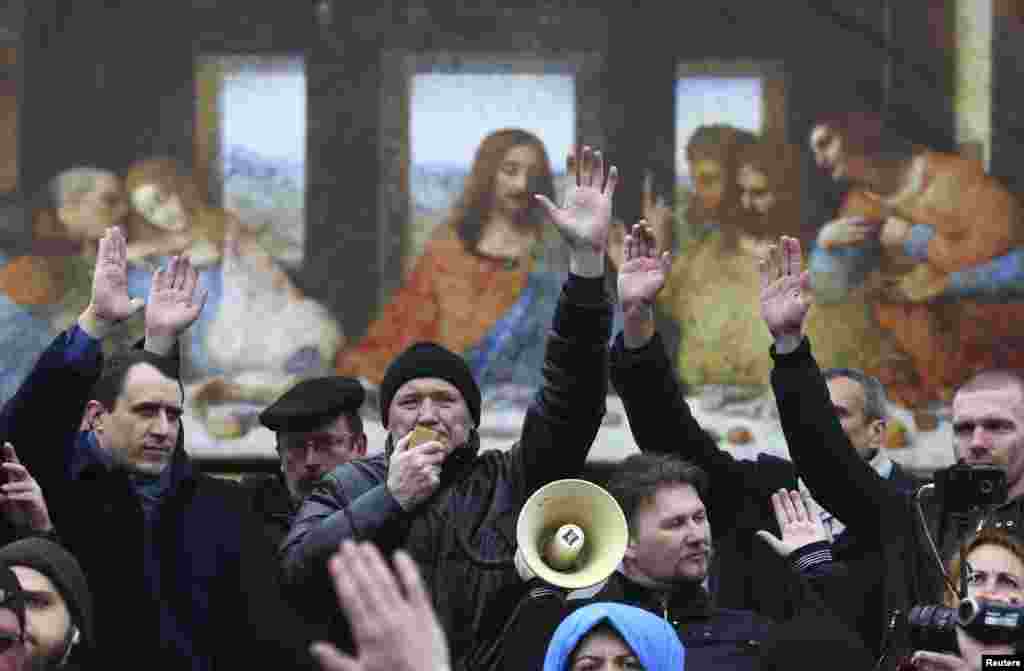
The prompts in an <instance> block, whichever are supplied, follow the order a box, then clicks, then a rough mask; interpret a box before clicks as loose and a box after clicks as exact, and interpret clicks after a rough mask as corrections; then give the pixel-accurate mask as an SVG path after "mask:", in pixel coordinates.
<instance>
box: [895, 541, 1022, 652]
mask: <svg viewBox="0 0 1024 671" xmlns="http://www.w3.org/2000/svg"><path fill="white" fill-rule="evenodd" d="M966 547H967V551H966V555H965V556H966V558H967V592H966V594H964V595H963V596H964V597H965V599H964V600H963V601H961V602H959V603H958V602H957V601H956V600H955V599H954V598H952V596H948V597H947V598H946V599H945V603H946V606H947V607H948V608H949V609H950V610H945V612H942V611H940V610H939V609H935V608H931V612H930V614H924V611H925V609H924V608H915V609H913V610H912V611H911V621H912V622H911V624H912V632H911V634H912V635H911V640H912V642H914V643H916V644H918V645H929V646H933V647H936V648H939V647H941V648H943V649H939V650H936V649H927V650H924V649H922V650H916V651H915V652H914V653H913V655H912V656H911V658H910V668H913V669H922V670H932V671H978V670H979V669H981V668H982V659H981V658H982V655H1008V654H1014V653H1016V652H1017V649H1018V644H1019V642H1020V640H1021V638H1022V637H1024V626H1022V625H1024V618H1022V615H1024V544H1022V543H1021V542H1020V541H1019V540H1018V539H1017V538H1016V537H1014V536H1011V535H1010V534H1008V533H1007V532H1005V531H1003V530H1001V529H994V528H985V529H982V530H981V531H979V532H978V533H977V534H976V535H975V536H974V537H973V538H972V539H970V541H969V542H968V543H967V545H966ZM960 570H961V567H960V559H959V557H958V558H955V559H954V560H953V561H952V562H951V565H950V571H949V574H950V575H951V576H956V575H959V574H960ZM946 594H947V595H949V594H950V593H949V592H948V591H947V592H946ZM925 608H930V607H925ZM953 609H955V610H956V611H959V615H960V616H961V621H960V623H958V624H954V621H953ZM979 612H980V613H982V614H984V613H986V612H988V613H990V614H992V616H991V617H985V616H984V615H980V616H979V615H975V614H976V613H979ZM919 614H923V615H924V616H923V617H915V615H919ZM972 615H975V616H974V617H973V618H972V617H971V616H972ZM965 616H966V617H965ZM965 619H969V620H970V621H969V622H966V621H964V620H965ZM915 620H916V621H915ZM922 620H924V621H922ZM915 634H917V635H915ZM943 634H945V636H944V635H943ZM943 639H945V640H943Z"/></svg>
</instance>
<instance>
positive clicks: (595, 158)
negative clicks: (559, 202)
mask: <svg viewBox="0 0 1024 671" xmlns="http://www.w3.org/2000/svg"><path fill="white" fill-rule="evenodd" d="M567 167H568V172H569V174H570V175H575V176H576V180H575V182H574V183H572V184H570V186H569V187H568V189H567V190H566V194H565V206H564V207H556V206H555V204H554V203H552V202H551V201H550V200H548V198H547V197H546V196H544V195H543V194H538V195H537V200H538V201H540V203H541V204H542V205H543V206H544V208H545V209H546V210H547V213H548V215H549V216H550V217H551V221H552V222H554V224H555V227H557V228H558V230H559V231H560V232H561V233H562V235H563V237H565V238H566V240H567V241H568V242H569V245H570V246H572V247H573V248H580V247H589V248H591V249H593V250H596V251H599V252H603V251H604V249H605V247H606V246H607V244H608V231H609V227H610V225H611V220H612V195H613V194H614V193H615V186H616V184H617V183H618V171H617V169H616V168H615V166H612V167H611V168H610V169H609V170H608V174H607V180H605V165H604V159H603V158H602V156H601V152H593V151H591V149H590V147H583V150H582V152H580V151H577V154H576V155H575V156H574V155H572V154H570V155H569V158H568V160H567Z"/></svg>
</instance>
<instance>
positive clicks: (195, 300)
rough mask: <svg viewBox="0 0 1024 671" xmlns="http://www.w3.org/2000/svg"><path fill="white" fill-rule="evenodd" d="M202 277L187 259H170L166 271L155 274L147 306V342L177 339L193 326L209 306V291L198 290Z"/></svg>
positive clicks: (177, 257) (182, 257)
mask: <svg viewBox="0 0 1024 671" xmlns="http://www.w3.org/2000/svg"><path fill="white" fill-rule="evenodd" d="M198 287H199V273H198V272H197V271H196V269H195V268H193V267H192V263H191V262H190V261H189V259H188V257H186V256H175V257H173V258H171V261H170V263H169V264H168V266H167V268H166V269H164V268H160V269H158V270H157V271H156V272H155V273H153V281H152V283H151V285H150V289H149V304H148V305H147V306H146V338H147V339H149V338H153V337H160V338H168V337H169V338H174V337H177V336H178V335H180V334H181V333H182V332H183V331H185V329H187V328H188V327H189V326H191V325H192V323H193V322H195V320H196V319H198V318H199V314H200V313H201V312H202V310H203V305H205V304H206V296H207V291H206V289H202V290H198Z"/></svg>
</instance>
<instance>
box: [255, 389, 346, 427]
mask: <svg viewBox="0 0 1024 671" xmlns="http://www.w3.org/2000/svg"><path fill="white" fill-rule="evenodd" d="M365 400H366V390H365V389H363V385H361V384H360V383H359V380H354V379H352V378H350V377H316V378H312V379H310V380H303V381H302V382H300V383H298V384H297V385H295V386H294V387H292V388H291V389H289V390H288V391H287V392H285V393H284V395H283V396H281V398H279V399H277V401H276V402H274V404H273V405H271V406H270V407H269V408H267V409H266V410H264V411H263V412H261V413H260V423H261V424H263V426H265V427H267V428H268V429H270V430H271V431H279V432H287V433H304V432H306V431H316V430H317V429H319V428H320V427H322V426H324V425H325V424H328V423H329V422H332V421H334V420H335V419H337V418H338V417H339V416H340V415H341V414H342V413H344V412H358V411H359V408H361V407H362V405H363V401H365Z"/></svg>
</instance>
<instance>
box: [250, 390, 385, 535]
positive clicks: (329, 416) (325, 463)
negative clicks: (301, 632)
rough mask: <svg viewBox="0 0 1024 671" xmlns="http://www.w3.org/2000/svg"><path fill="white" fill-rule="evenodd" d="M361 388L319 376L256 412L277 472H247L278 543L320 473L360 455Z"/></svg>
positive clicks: (362, 439) (362, 437)
mask: <svg viewBox="0 0 1024 671" xmlns="http://www.w3.org/2000/svg"><path fill="white" fill-rule="evenodd" d="M365 399H366V392H365V390H364V389H363V386H362V385H361V384H360V383H359V381H358V380H354V379H352V378H348V377H319V378H313V379H310V380H304V381H302V382H300V383H299V384H297V385H295V386H294V387H292V388H291V389H290V390H289V391H287V392H286V393H285V394H284V395H283V396H282V397H281V398H279V399H278V400H277V401H276V402H275V403H274V404H273V405H271V406H270V407H269V408H267V409H266V410H264V411H263V412H262V413H260V423H262V424H263V426H265V427H267V428H268V429H270V430H271V431H274V432H275V433H276V434H277V454H278V457H280V459H281V472H280V473H279V474H277V475H273V476H269V477H268V476H255V477H253V476H250V477H248V478H246V480H245V484H246V485H247V486H250V487H255V488H257V490H258V491H257V492H256V505H257V508H258V509H259V512H261V513H262V515H263V519H264V528H265V530H266V532H267V535H268V536H269V537H270V539H271V540H272V541H273V542H274V546H275V547H277V546H279V545H280V543H281V541H282V540H283V539H284V537H285V535H286V534H287V533H288V529H289V527H290V526H291V521H292V516H293V515H294V514H295V513H296V512H297V511H298V509H299V506H300V505H301V504H302V501H303V500H304V499H305V498H306V496H307V495H308V494H309V493H310V492H311V491H313V487H314V486H315V485H316V483H317V482H318V481H319V480H320V478H321V477H323V475H325V474H326V473H330V472H331V471H332V470H334V467H335V466H338V465H340V464H343V463H345V462H348V461H352V460H353V459H359V458H362V457H365V456H366V434H365V433H363V419H362V417H360V416H359V409H360V408H361V407H362V405H363V401H364V400H365Z"/></svg>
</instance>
